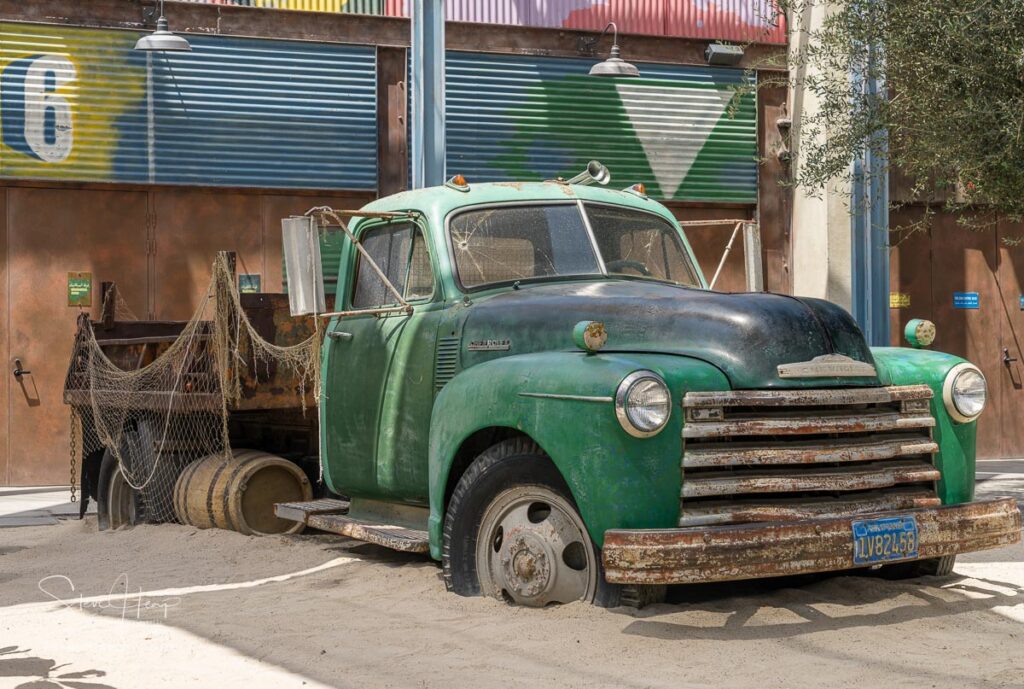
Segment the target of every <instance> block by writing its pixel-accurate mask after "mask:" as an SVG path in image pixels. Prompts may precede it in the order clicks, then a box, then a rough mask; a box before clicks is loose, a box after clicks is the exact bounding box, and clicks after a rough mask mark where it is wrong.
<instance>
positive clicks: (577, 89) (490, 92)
mask: <svg viewBox="0 0 1024 689" xmlns="http://www.w3.org/2000/svg"><path fill="white" fill-rule="evenodd" d="M592 64H593V60H576V59H563V58H542V57H516V56H503V55H487V54H480V53H460V52H449V53H448V57H447V81H446V85H445V89H446V94H447V95H446V104H447V128H448V136H447V144H448V158H447V167H448V172H449V174H455V173H462V174H464V175H466V176H467V177H468V178H469V179H470V181H503V180H517V179H518V180H523V179H527V180H529V179H547V178H553V177H556V176H559V175H561V176H569V175H572V174H575V173H577V172H579V171H580V170H582V169H583V168H584V167H585V165H586V163H587V161H588V160H591V159H595V158H596V159H598V160H600V161H601V162H603V163H605V164H606V165H607V166H608V167H609V168H610V169H611V171H612V180H613V182H612V183H613V185H615V186H619V187H624V186H627V185H629V184H633V183H636V182H643V183H645V184H646V185H647V188H648V192H649V193H650V194H651V195H652V196H655V197H657V198H661V199H665V200H676V201H713V202H735V203H755V202H756V200H757V160H756V159H757V127H756V117H757V112H756V101H755V97H754V95H753V93H750V92H747V91H745V90H744V91H742V92H738V91H737V88H738V87H741V86H743V85H745V84H747V83H748V82H747V80H748V77H747V76H746V75H745V74H744V72H743V71H742V70H736V69H712V68H707V67H682V66H666V65H655V64H639V65H638V67H639V68H640V71H641V75H642V76H641V78H640V79H629V80H621V79H620V80H602V79H595V78H594V77H590V76H587V71H588V70H589V69H590V67H591V65H592ZM740 93H741V95H738V94H740ZM734 97H735V101H734Z"/></svg>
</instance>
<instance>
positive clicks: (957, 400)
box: [942, 364, 988, 423]
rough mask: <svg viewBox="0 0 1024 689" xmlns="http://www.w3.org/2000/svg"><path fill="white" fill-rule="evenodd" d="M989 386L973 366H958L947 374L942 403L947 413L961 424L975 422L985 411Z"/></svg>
mask: <svg viewBox="0 0 1024 689" xmlns="http://www.w3.org/2000/svg"><path fill="white" fill-rule="evenodd" d="M987 396H988V384H987V383H986V382H985V376H983V375H982V374H981V371H979V370H978V368H977V367H976V366H974V365H973V364H957V365H956V366H954V367H953V368H951V369H950V370H949V373H947V374H946V380H945V382H943V384H942V401H943V402H945V404H946V411H948V412H949V415H950V416H951V417H953V419H954V420H956V421H959V422H960V423H967V422H968V421H974V420H975V419H976V418H978V415H979V414H981V412H982V411H983V410H984V409H985V398H986V397H987Z"/></svg>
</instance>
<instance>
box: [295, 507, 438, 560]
mask: <svg viewBox="0 0 1024 689" xmlns="http://www.w3.org/2000/svg"><path fill="white" fill-rule="evenodd" d="M306 525H307V526H309V527H310V528H313V529H320V530H321V531H329V532H331V533H336V534H340V535H342V536H348V537H349V538H354V539H356V540H359V541H366V542H367V543H376V544H377V545H380V546H384V547H385V548H390V549H391V550H400V551H402V552H405V553H427V552H430V540H429V538H428V537H427V532H426V531H419V530H417V529H408V528H406V527H403V526H394V525H390V524H375V523H371V522H367V521H364V520H361V519H356V518H355V517H348V516H345V515H341V514H311V515H309V517H308V518H307V519H306Z"/></svg>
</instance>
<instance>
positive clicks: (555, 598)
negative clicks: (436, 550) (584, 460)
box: [441, 438, 620, 607]
mask: <svg viewBox="0 0 1024 689" xmlns="http://www.w3.org/2000/svg"><path fill="white" fill-rule="evenodd" d="M441 562H442V567H443V572H444V580H445V585H446V586H447V587H448V590H449V591H453V592H455V593H457V594H459V595H462V596H475V595H481V594H482V595H486V596H491V597H494V598H499V599H503V600H505V601H506V602H508V603H512V604H516V605H523V606H529V607H543V606H545V605H549V604H552V603H571V602H573V601H577V600H583V601H587V602H593V603H596V604H598V605H605V606H608V605H617V604H618V599H619V588H620V587H616V586H614V585H611V584H608V583H607V582H605V580H604V573H603V570H602V567H601V557H600V552H599V551H598V550H597V548H596V547H595V545H594V542H593V541H592V540H591V539H590V535H589V534H588V533H587V529H586V525H585V524H584V523H583V519H582V518H581V517H580V515H579V510H578V509H577V507H576V503H575V501H574V500H573V499H572V495H571V493H570V492H569V487H568V486H567V485H566V484H565V481H564V480H563V479H562V477H561V475H560V474H559V473H558V470H557V469H555V467H554V465H553V464H552V463H551V460H550V459H549V458H548V457H547V456H546V455H545V454H544V452H543V451H542V450H541V449H540V448H539V447H537V445H536V444H535V443H533V442H531V441H530V440H528V439H526V438H512V439H509V440H504V441H502V442H500V443H498V444H497V445H494V446H493V447H491V448H490V449H488V450H486V451H485V452H483V453H482V454H481V455H480V456H479V457H477V459H476V461H474V462H473V464H472V465H470V467H469V469H467V470H466V473H465V474H463V475H462V477H461V479H460V480H459V483H458V485H457V486H456V487H455V491H454V493H453V494H452V497H451V500H450V501H449V504H448V509H447V512H446V514H445V523H444V544H443V550H442V557H441Z"/></svg>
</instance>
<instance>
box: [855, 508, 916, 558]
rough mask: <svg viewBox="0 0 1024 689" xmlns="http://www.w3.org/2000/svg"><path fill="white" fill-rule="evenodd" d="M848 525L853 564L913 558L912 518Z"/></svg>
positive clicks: (914, 554)
mask: <svg viewBox="0 0 1024 689" xmlns="http://www.w3.org/2000/svg"><path fill="white" fill-rule="evenodd" d="M852 525H853V564H855V565H873V564H876V563H879V562H892V561H893V560H912V559H914V558H916V557H917V520H916V519H915V518H914V517H883V518H882V519H864V520H862V521H855V522H853V524H852Z"/></svg>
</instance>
